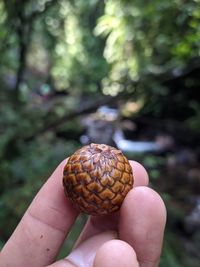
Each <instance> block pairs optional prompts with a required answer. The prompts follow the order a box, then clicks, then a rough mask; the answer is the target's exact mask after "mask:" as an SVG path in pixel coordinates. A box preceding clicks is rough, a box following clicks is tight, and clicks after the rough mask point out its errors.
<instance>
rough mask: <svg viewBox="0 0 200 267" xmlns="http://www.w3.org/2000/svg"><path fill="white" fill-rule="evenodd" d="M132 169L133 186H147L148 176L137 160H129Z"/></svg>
mask: <svg viewBox="0 0 200 267" xmlns="http://www.w3.org/2000/svg"><path fill="white" fill-rule="evenodd" d="M129 162H130V165H131V167H132V170H133V177H134V187H135V186H147V185H148V184H149V176H148V173H147V171H146V169H145V168H144V167H143V166H142V164H140V163H139V162H137V161H134V160H129Z"/></svg>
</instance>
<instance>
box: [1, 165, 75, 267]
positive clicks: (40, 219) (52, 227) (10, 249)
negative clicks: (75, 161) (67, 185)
mask: <svg viewBox="0 0 200 267" xmlns="http://www.w3.org/2000/svg"><path fill="white" fill-rule="evenodd" d="M65 164H66V160H64V161H63V162H62V163H61V164H60V165H59V166H58V167H57V169H56V170H55V171H54V173H53V174H52V175H51V177H50V178H49V179H48V180H47V182H46V183H45V184H44V186H43V187H42V188H41V189H40V191H39V192H38V194H37V195H36V197H35V198H34V200H33V201H32V203H31V205H30V206H29V208H28V210H27V211H26V212H25V214H24V216H23V218H22V220H21V222H20V223H19V225H18V226H17V228H16V229H15V231H14V233H13V234H12V236H11V237H10V239H9V240H8V242H7V243H6V245H5V246H4V248H3V250H2V252H1V255H0V267H3V266H8V267H11V266H12V267H18V266H19V267H21V266H29V267H33V266H37V267H40V266H45V265H48V264H50V263H52V261H53V260H54V259H55V257H56V256H57V253H58V251H59V249H60V246H61V245H62V243H63V241H64V239H65V237H66V234H67V233H68V232H69V230H70V227H71V225H72V224H73V222H74V221H75V219H76V217H77V215H78V212H77V211H76V210H75V209H74V208H73V207H72V206H71V203H70V202H69V201H68V199H67V198H66V197H65V194H64V190H63V186H62V176H63V168H64V165H65ZM16 259H17V260H16ZM33 259H34V260H33Z"/></svg>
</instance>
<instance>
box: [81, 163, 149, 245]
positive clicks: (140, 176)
mask: <svg viewBox="0 0 200 267" xmlns="http://www.w3.org/2000/svg"><path fill="white" fill-rule="evenodd" d="M129 162H130V164H131V167H132V170H133V176H134V187H137V186H147V185H148V183H149V178H148V174H147V171H146V170H145V168H144V167H143V166H142V165H141V164H140V163H138V162H136V161H132V160H130V161H129ZM118 221H119V212H115V213H112V214H108V215H103V216H102V215H101V216H90V217H89V219H88V221H87V223H86V225H85V227H84V229H83V231H82V233H81V235H80V237H79V239H78V240H77V242H76V246H77V245H78V244H80V243H82V242H83V241H84V240H86V239H88V238H89V237H91V236H93V235H96V234H98V233H100V232H102V231H107V230H115V231H117V230H118Z"/></svg>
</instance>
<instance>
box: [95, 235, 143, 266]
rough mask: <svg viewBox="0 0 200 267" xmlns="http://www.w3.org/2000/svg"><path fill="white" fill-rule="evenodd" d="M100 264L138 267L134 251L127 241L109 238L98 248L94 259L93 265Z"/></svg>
mask: <svg viewBox="0 0 200 267" xmlns="http://www.w3.org/2000/svg"><path fill="white" fill-rule="evenodd" d="M119 252H120V253H119ZM102 266H104V267H110V266H116V267H117V266H123V267H138V266H139V265H138V261H137V257H136V253H135V251H134V249H133V248H132V247H131V246H130V245H129V244H128V243H126V242H124V241H121V240H110V241H108V242H106V243H104V244H103V245H102V246H101V247H100V248H99V250H98V251H97V254H96V256H95V259H94V267H102Z"/></svg>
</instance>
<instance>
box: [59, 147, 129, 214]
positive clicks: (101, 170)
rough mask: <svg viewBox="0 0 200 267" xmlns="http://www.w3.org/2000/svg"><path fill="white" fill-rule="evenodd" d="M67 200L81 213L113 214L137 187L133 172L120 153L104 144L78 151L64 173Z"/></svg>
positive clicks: (70, 159)
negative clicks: (132, 189) (130, 191)
mask: <svg viewBox="0 0 200 267" xmlns="http://www.w3.org/2000/svg"><path fill="white" fill-rule="evenodd" d="M63 185H64V189H65V193H66V195H67V197H68V198H69V199H70V200H71V201H72V203H73V205H74V206H75V207H76V208H77V209H78V210H79V211H81V212H84V213H87V214H91V215H98V214H107V213H112V212H114V211H117V210H119V209H120V207H121V204H122V202H123V200H124V198H125V196H126V195H127V193H128V192H129V190H130V189H131V188H132V187H133V174H132V168H131V166H130V164H129V161H128V159H127V158H126V157H125V156H124V155H123V154H122V152H121V151H120V150H117V149H116V148H114V147H111V146H108V145H104V144H101V145H99V144H90V145H88V146H84V147H82V148H81V149H79V150H77V151H76V152H75V153H74V154H73V155H72V156H71V157H70V158H69V159H68V161H67V164H66V165H65V167H64V172H63Z"/></svg>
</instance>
